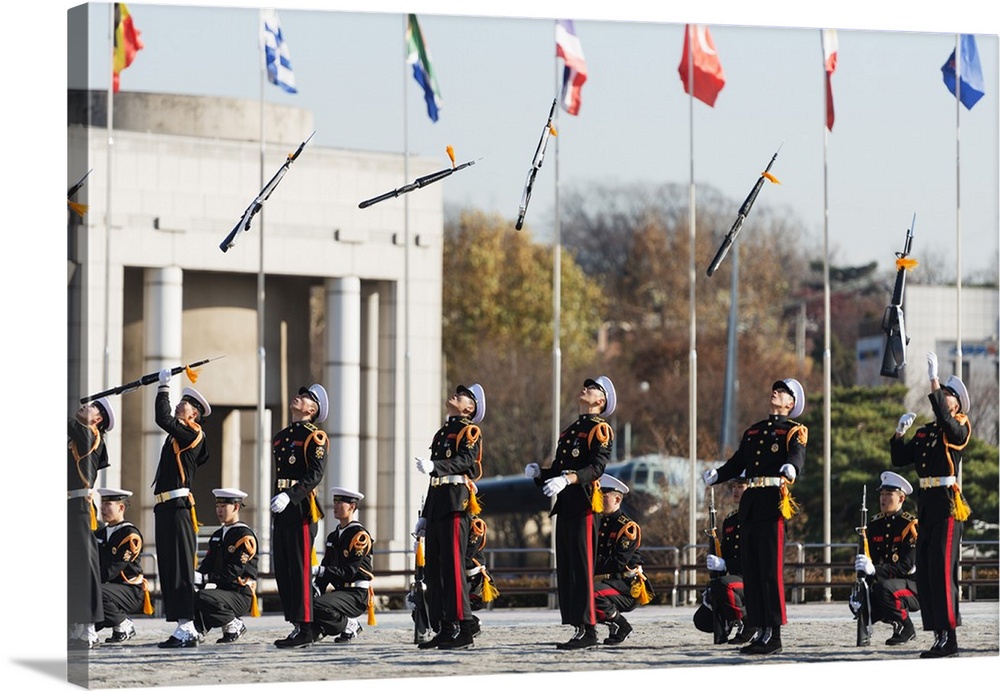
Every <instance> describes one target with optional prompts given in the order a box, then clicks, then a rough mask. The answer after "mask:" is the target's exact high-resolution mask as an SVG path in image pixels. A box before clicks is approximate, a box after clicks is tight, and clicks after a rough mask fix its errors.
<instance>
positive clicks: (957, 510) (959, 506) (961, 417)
mask: <svg viewBox="0 0 1000 691" xmlns="http://www.w3.org/2000/svg"><path fill="white" fill-rule="evenodd" d="M955 420H957V421H958V424H960V425H965V426H966V427H968V428H969V434H968V436H966V437H965V442H963V443H962V444H961V445H958V444H952V443H951V442H949V441H948V436H947V435H946V434H944V430H943V429H942V434H941V438H942V439H943V440H944V456H945V458H946V459H948V474H949V475H955V462H954V461H953V460H952V459H951V449H955V450H956V451H961V450H962V449H964V448H965V447H966V446H968V445H969V440H970V439H972V425H971V424H970V423H969V418H968V416H966V415H965V414H964V413H958V414H957V415H955ZM956 479H957V478H956ZM971 514H972V509H971V508H970V507H969V503H968V502H967V501H965V497H963V496H962V488H961V487H959V486H958V482H956V483H955V484H954V485H952V486H951V515H952V516H954V517H955V520H957V521H965V520H967V519H968V518H969V516H970V515H971Z"/></svg>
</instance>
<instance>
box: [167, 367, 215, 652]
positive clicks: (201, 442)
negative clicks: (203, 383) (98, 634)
mask: <svg viewBox="0 0 1000 691" xmlns="http://www.w3.org/2000/svg"><path fill="white" fill-rule="evenodd" d="M170 378H171V372H170V370H169V369H162V370H160V373H159V381H160V383H159V386H158V387H157V391H156V402H155V404H154V405H155V413H156V424H157V426H158V427H159V428H160V429H162V430H163V431H164V432H166V433H167V438H166V439H165V440H164V442H163V447H162V448H161V450H160V460H159V464H158V465H157V466H156V479H155V480H154V481H153V494H154V499H155V501H156V505H155V506H154V507H153V516H154V517H155V519H156V526H155V528H156V530H155V536H156V563H157V568H158V570H159V577H160V592H161V593H162V596H163V611H164V615H165V617H166V620H167V621H176V622H177V628H176V629H174V632H173V633H172V634H171V635H170V638H168V639H166V640H165V641H161V642H160V643H159V644H158V645H159V647H161V648H186V647H191V646H192V645H197V644H198V638H199V635H198V630H197V629H196V628H195V625H194V566H195V558H196V556H197V550H198V538H197V535H198V523H197V517H196V515H195V511H194V496H192V494H191V485H192V483H193V482H194V476H195V472H196V471H197V470H198V468H199V467H200V466H202V465H204V464H205V463H207V462H208V460H209V453H208V443H207V442H206V441H205V432H204V430H202V428H201V421H202V419H203V418H206V417H208V416H209V415H211V413H212V407H211V406H210V405H209V404H208V401H206V400H205V397H204V396H202V395H201V394H200V393H198V391H196V390H195V389H192V388H191V387H185V388H184V389H183V390H182V391H181V400H180V401H179V402H178V403H177V405H176V407H174V409H173V412H171V408H170Z"/></svg>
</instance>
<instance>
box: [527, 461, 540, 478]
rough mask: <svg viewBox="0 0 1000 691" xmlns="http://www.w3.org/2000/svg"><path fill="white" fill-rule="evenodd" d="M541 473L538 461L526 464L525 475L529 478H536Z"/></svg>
mask: <svg viewBox="0 0 1000 691" xmlns="http://www.w3.org/2000/svg"><path fill="white" fill-rule="evenodd" d="M541 474H542V469H541V468H540V467H539V466H538V464H537V463H529V464H528V465H526V466H524V477H526V478H529V479H530V478H536V477H538V476H539V475H541Z"/></svg>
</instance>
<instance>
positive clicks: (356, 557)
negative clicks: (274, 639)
mask: <svg viewBox="0 0 1000 691" xmlns="http://www.w3.org/2000/svg"><path fill="white" fill-rule="evenodd" d="M330 492H331V493H332V494H333V517H334V518H336V519H337V527H336V528H334V529H333V531H332V532H331V533H330V534H329V535H327V536H326V549H325V551H324V553H323V563H322V564H320V566H319V569H318V570H317V572H316V578H315V580H314V584H315V588H316V591H317V594H316V598H315V600H314V601H313V613H314V615H315V622H314V623H313V626H314V627H316V629H318V630H317V631H314V633H315V634H316V635H315V636H314V637H315V638H316V640H319V639H320V638H322V637H323V636H336V638H335V639H333V640H334V642H335V643H349V642H350V641H353V640H354V639H356V638H357V637H358V635H359V634H360V633H361V631H362V630H363V627H362V626H361V622H359V621H358V619H357V617H359V616H361V615H362V614H364V613H365V612H367V613H368V622H369V624H373V623H374V619H375V592H374V589H373V588H372V581H373V580H374V579H375V575H374V574H373V573H372V549H373V548H374V546H375V540H374V539H373V538H372V536H371V533H369V532H368V531H367V530H366V529H365V527H364V526H363V525H361V524H360V523H359V522H358V521H357V520H355V517H354V516H355V512H356V511H357V509H358V502H359V501H361V500H362V499H364V498H365V495H363V494H362V493H361V492H358V491H356V490H352V489H347V488H345V487H331V488H330ZM328 586H329V587H331V588H332V590H330V591H329V592H327V587H328ZM278 645H279V646H281V645H282V644H281V643H280V642H279V643H278Z"/></svg>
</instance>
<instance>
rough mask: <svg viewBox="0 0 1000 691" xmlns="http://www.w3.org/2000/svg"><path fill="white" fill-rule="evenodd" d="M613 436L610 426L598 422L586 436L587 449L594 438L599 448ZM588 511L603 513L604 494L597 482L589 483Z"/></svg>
mask: <svg viewBox="0 0 1000 691" xmlns="http://www.w3.org/2000/svg"><path fill="white" fill-rule="evenodd" d="M614 436H615V433H614V431H613V430H612V429H611V425H609V424H608V423H606V422H603V421H602V422H599V423H597V424H596V425H594V426H593V427H591V428H590V432H589V433H588V434H587V448H588V449H589V448H590V445H591V443H593V441H594V438H595V437H596V438H597V441H599V442H600V443H601V446H606V445H607V444H608V442H610V441H611V440H612V439H614ZM590 510H591V511H593V512H594V513H601V512H602V511H604V494H603V493H602V492H601V483H600V481H598V480H594V481H593V482H591V483H590Z"/></svg>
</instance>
